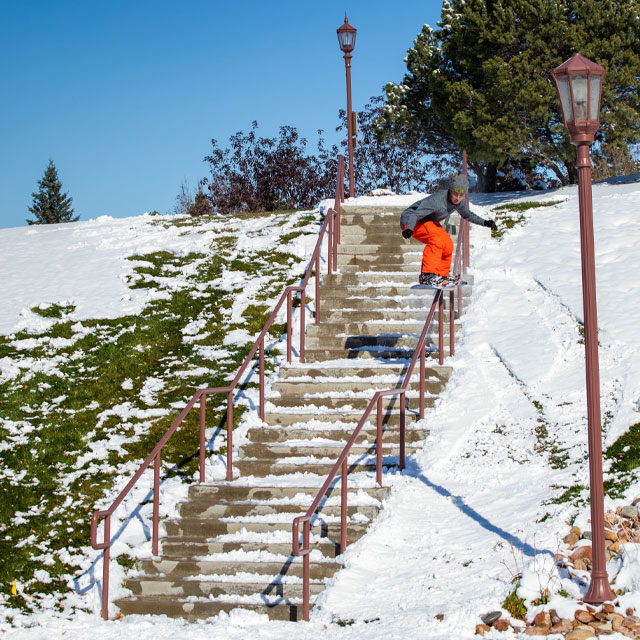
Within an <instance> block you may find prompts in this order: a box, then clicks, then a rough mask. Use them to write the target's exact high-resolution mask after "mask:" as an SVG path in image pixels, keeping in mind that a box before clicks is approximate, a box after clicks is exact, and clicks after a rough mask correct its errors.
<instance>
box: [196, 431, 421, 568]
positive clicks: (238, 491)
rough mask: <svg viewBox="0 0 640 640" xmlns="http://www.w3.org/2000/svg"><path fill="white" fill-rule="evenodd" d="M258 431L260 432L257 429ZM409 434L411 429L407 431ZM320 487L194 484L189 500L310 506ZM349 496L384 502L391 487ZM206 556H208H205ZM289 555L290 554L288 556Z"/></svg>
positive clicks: (354, 491) (354, 490)
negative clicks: (296, 501) (285, 501)
mask: <svg viewBox="0 0 640 640" xmlns="http://www.w3.org/2000/svg"><path fill="white" fill-rule="evenodd" d="M256 431H259V430H258V429H256ZM420 432H421V433H425V434H426V433H427V432H426V430H422V429H421V430H420ZM407 433H409V429H407ZM318 489H319V487H297V486H287V485H284V486H268V485H265V486H263V485H254V486H247V485H237V484H231V483H220V484H215V485H211V484H193V485H191V486H190V487H189V494H188V495H189V498H190V499H191V500H195V501H200V500H208V501H209V502H213V501H219V500H228V501H235V500H277V499H280V498H294V497H300V496H303V495H304V496H306V497H307V499H308V500H309V504H311V502H312V501H313V499H314V498H315V497H316V495H317V493H318ZM335 491H338V495H339V492H340V487H339V486H338V487H336V489H335ZM348 492H349V495H352V494H353V495H355V494H357V493H366V494H367V495H368V496H370V497H372V498H375V499H376V500H384V499H385V498H386V497H388V495H389V492H390V489H389V487H378V486H374V487H367V488H349V489H348ZM333 493H334V488H333V487H332V488H331V489H329V491H328V495H329V497H330V496H331V495H332V494H333ZM205 555H206V554H205ZM287 555H288V554H287Z"/></svg>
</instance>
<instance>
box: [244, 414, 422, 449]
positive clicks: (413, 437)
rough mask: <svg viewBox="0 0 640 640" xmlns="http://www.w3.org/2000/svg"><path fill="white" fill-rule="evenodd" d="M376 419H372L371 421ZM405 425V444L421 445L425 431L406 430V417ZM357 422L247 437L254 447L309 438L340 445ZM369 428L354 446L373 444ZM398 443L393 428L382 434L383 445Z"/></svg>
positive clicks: (260, 432) (254, 431)
mask: <svg viewBox="0 0 640 640" xmlns="http://www.w3.org/2000/svg"><path fill="white" fill-rule="evenodd" d="M375 420H376V417H375V416H374V417H373V421H375ZM406 423H407V424H405V442H407V443H411V442H417V443H421V442H422V441H423V440H424V439H425V438H426V437H427V435H428V433H429V431H428V430H427V429H417V428H415V427H411V428H408V426H409V425H408V423H409V419H408V416H407V420H406ZM356 425H357V422H353V423H351V425H350V426H349V428H348V429H331V430H323V431H319V430H316V429H299V428H295V427H286V428H274V427H271V428H266V429H251V430H250V431H249V433H248V434H247V437H248V438H249V439H250V440H251V442H252V443H253V444H254V446H255V445H257V444H258V443H270V442H271V443H273V442H287V441H290V440H307V439H311V438H324V439H325V440H335V441H337V442H340V443H342V444H346V442H347V440H348V439H349V438H350V437H351V434H352V433H353V430H354V429H355V427H356ZM368 425H369V428H367V425H365V426H364V427H363V428H362V431H360V434H359V437H358V439H357V440H356V444H359V443H360V442H369V443H373V442H375V440H376V429H375V426H374V425H373V424H372V423H371V422H370V423H368ZM399 441H400V432H399V430H398V428H397V425H396V426H395V427H389V428H387V429H385V432H384V442H385V443H398V442H399Z"/></svg>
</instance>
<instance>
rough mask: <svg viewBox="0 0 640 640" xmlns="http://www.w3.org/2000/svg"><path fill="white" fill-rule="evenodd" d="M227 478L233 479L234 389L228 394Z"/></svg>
mask: <svg viewBox="0 0 640 640" xmlns="http://www.w3.org/2000/svg"><path fill="white" fill-rule="evenodd" d="M227 480H228V481H231V480H233V391H229V394H228V395H227Z"/></svg>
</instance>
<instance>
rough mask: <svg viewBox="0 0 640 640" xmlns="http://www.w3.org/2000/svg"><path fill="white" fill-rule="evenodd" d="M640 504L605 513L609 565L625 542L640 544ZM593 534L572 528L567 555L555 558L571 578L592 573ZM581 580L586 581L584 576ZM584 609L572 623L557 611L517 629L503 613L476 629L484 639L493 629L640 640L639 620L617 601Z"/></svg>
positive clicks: (572, 638)
mask: <svg viewBox="0 0 640 640" xmlns="http://www.w3.org/2000/svg"><path fill="white" fill-rule="evenodd" d="M638 503H640V498H637V499H636V500H634V501H633V504H630V505H627V506H624V507H618V509H616V511H615V512H614V511H607V513H605V540H606V543H605V544H606V556H607V561H609V560H611V559H613V558H615V557H616V556H617V555H618V554H619V553H620V552H621V551H622V544H624V543H625V542H640V520H639V518H638V506H637V505H638ZM589 540H591V531H581V530H580V528H579V527H573V528H572V529H571V531H570V532H569V533H568V534H567V536H565V538H564V542H565V543H566V544H567V546H568V554H563V553H559V554H557V555H556V559H557V562H558V566H559V567H562V568H564V569H566V570H567V571H568V572H569V575H570V576H571V577H574V576H576V575H577V574H578V573H579V572H584V571H590V570H591V562H592V553H591V544H590V543H589V542H588V541H589ZM579 577H585V576H584V575H582V576H579ZM578 605H580V606H581V608H579V609H577V610H576V611H575V613H574V617H573V619H569V618H560V616H558V614H557V613H556V611H555V610H554V609H551V610H550V611H542V612H540V613H539V614H538V615H537V616H536V617H535V618H534V620H533V622H531V623H525V624H526V626H518V625H517V623H511V622H510V621H509V620H506V619H503V618H502V614H501V612H500V611H494V612H491V613H488V614H486V615H484V616H482V624H479V625H477V626H476V634H477V635H480V636H483V635H484V634H485V633H487V632H488V631H489V630H491V629H496V630H498V631H506V630H507V629H513V630H514V631H517V632H520V633H524V634H525V635H528V636H547V635H551V634H561V635H562V636H563V637H564V638H565V640H584V639H585V638H593V637H596V636H606V635H610V634H613V633H619V634H621V635H623V636H625V637H627V638H637V639H639V640H640V617H638V616H636V615H634V614H635V611H634V610H633V609H631V608H628V609H626V610H625V611H624V612H623V611H622V610H621V608H620V606H619V603H618V601H617V600H616V601H615V602H613V603H605V604H603V605H602V606H601V607H592V606H590V605H588V604H585V603H583V602H578Z"/></svg>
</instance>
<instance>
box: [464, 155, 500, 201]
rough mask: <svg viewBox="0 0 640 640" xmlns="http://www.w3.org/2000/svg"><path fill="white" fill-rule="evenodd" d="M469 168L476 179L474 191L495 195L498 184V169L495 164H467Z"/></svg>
mask: <svg viewBox="0 0 640 640" xmlns="http://www.w3.org/2000/svg"><path fill="white" fill-rule="evenodd" d="M469 166H470V167H471V169H472V170H473V172H474V173H475V174H476V177H477V178H478V184H477V186H476V191H480V192H481V193H495V190H496V186H497V182H498V167H496V165H495V164H480V163H478V162H469Z"/></svg>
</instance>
